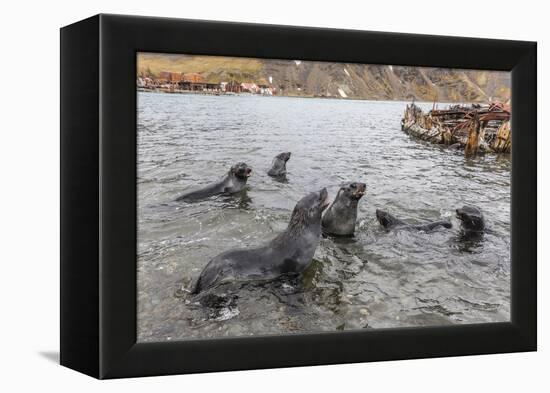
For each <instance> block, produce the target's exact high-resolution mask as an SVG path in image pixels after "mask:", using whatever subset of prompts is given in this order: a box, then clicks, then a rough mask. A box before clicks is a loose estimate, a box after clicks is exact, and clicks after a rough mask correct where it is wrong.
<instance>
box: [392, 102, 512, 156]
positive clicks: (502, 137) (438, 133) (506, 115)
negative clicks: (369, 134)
mask: <svg viewBox="0 0 550 393" xmlns="http://www.w3.org/2000/svg"><path fill="white" fill-rule="evenodd" d="M401 129H402V130H403V131H404V132H405V133H407V134H409V135H411V136H412V137H414V138H417V139H420V140H423V141H426V142H429V143H433V144H440V145H447V146H451V147H453V148H456V149H460V150H464V153H465V154H476V153H478V152H482V153H510V152H511V150H512V132H511V128H510V108H509V107H508V106H506V105H503V104H490V105H485V106H481V105H472V106H458V105H455V106H451V107H449V108H448V109H444V110H435V109H433V110H431V111H429V112H428V113H424V112H423V111H422V109H420V108H419V107H418V106H417V105H415V104H414V103H412V104H410V105H407V107H406V109H405V113H404V114H403V118H402V120H401Z"/></svg>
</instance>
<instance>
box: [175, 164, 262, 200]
mask: <svg viewBox="0 0 550 393" xmlns="http://www.w3.org/2000/svg"><path fill="white" fill-rule="evenodd" d="M251 174H252V169H251V168H250V167H249V166H248V165H246V164H245V163H244V162H239V163H237V164H235V165H233V166H232V167H231V169H229V172H228V173H227V175H226V176H225V177H224V178H223V179H221V180H219V181H217V182H215V183H212V184H209V185H207V186H206V187H203V188H200V189H198V190H194V191H190V192H187V193H185V194H183V195H181V196H179V197H178V198H177V199H176V201H187V202H190V201H197V200H199V199H204V198H208V197H211V196H213V195H218V194H234V193H236V192H239V191H241V190H242V189H243V188H244V186H246V181H247V180H248V178H249V177H250V175H251Z"/></svg>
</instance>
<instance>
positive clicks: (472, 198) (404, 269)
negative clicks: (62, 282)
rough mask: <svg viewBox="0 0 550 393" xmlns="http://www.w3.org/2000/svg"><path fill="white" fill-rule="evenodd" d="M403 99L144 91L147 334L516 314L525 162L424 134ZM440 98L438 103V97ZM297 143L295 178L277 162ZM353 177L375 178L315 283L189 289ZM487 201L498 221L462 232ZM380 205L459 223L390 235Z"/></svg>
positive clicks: (185, 335) (489, 217) (142, 251)
mask: <svg viewBox="0 0 550 393" xmlns="http://www.w3.org/2000/svg"><path fill="white" fill-rule="evenodd" d="M405 104H406V103H403V102H372V101H349V100H348V101H345V100H327V99H304V98H285V97H258V96H203V95H178V94H173V95H171V94H162V93H143V92H142V93H139V94H138V109H139V112H138V113H139V115H138V162H139V164H138V216H139V217H138V221H139V224H138V338H139V340H140V341H158V340H180V339H189V338H210V337H227V336H243V335H265V334H281V333H285V334H286V333H300V332H302V333H303V332H319V331H338V330H349V329H363V328H388V327H405V326H428V325H447V324H467V323H481V322H497V321H508V320H509V319H510V263H509V260H510V169H511V165H510V160H509V158H508V157H504V156H496V155H487V156H484V157H483V156H482V157H478V158H473V159H467V158H465V157H464V156H463V155H462V154H461V153H460V152H456V151H451V150H448V149H445V148H442V147H439V146H434V145H429V144H425V143H421V142H418V141H416V140H413V139H411V138H410V137H409V136H407V135H406V134H404V133H403V132H402V131H401V130H400V119H401V114H402V112H403V110H404V108H405ZM429 107H430V105H428V106H427V108H426V109H429ZM282 151H291V152H292V158H291V159H290V161H289V162H288V164H287V169H288V182H286V183H281V182H277V181H275V180H273V179H272V178H270V177H268V176H267V175H266V172H267V170H268V169H269V167H270V164H271V160H272V158H273V156H275V155H276V154H278V153H280V152H282ZM238 161H245V162H246V163H248V164H249V165H250V166H252V168H253V170H254V172H253V174H252V176H251V177H250V179H249V182H248V189H247V190H246V191H245V192H243V193H242V194H240V195H236V196H233V197H218V198H214V199H210V200H207V201H204V202H199V203H194V204H186V203H183V202H182V203H176V202H173V201H174V199H175V198H176V197H177V196H178V195H180V194H181V193H182V192H183V191H184V190H187V189H189V188H190V187H194V186H196V185H201V184H204V183H208V182H210V181H214V180H217V179H218V178H220V177H222V176H223V175H224V174H225V173H226V172H227V170H228V169H229V167H230V166H231V165H232V164H233V163H235V162H238ZM348 181H361V182H364V183H366V184H367V192H366V195H365V196H364V197H363V199H362V200H361V201H360V203H359V213H358V225H357V230H356V236H355V237H354V238H353V239H348V240H342V239H331V238H323V239H322V240H321V244H320V246H319V248H318V249H317V251H316V253H315V257H314V260H313V262H312V264H311V266H310V267H309V269H308V270H307V271H306V273H305V274H304V276H303V277H302V278H301V279H300V280H295V281H290V282H275V283H263V284H251V285H246V286H243V287H241V288H233V289H232V290H231V291H232V292H231V293H230V295H231V296H229V297H228V299H227V303H226V304H225V305H224V306H222V307H220V308H217V309H215V310H213V309H210V308H206V307H203V306H200V305H197V304H194V303H193V302H191V301H190V299H189V296H188V294H187V293H186V289H187V288H189V286H190V285H191V283H192V281H193V280H194V279H195V278H196V277H197V276H198V275H199V273H200V271H201V270H202V268H203V267H204V266H205V265H206V264H207V262H208V261H209V260H210V259H211V258H212V257H214V256H215V255H217V254H219V253H221V252H223V251H225V250H228V249H232V248H237V247H247V246H256V245H261V244H264V243H265V242H267V241H269V240H270V239H271V238H273V237H274V236H275V235H276V234H277V233H278V232H280V231H282V230H284V229H285V228H286V225H287V222H288V219H289V217H290V213H291V211H292V209H293V207H294V205H295V203H296V202H297V201H298V200H299V199H300V198H301V197H302V196H304V195H305V194H306V193H308V192H309V191H312V190H319V189H320V188H322V187H327V188H328V191H329V196H330V198H333V197H334V196H335V195H336V192H337V191H338V188H339V185H340V184H342V183H344V182H348ZM466 203H470V204H475V205H477V206H478V207H479V208H481V210H482V211H483V213H484V215H485V218H486V223H487V227H488V231H487V233H486V234H485V235H484V236H483V238H482V239H479V240H478V241H475V242H468V243H466V242H463V241H460V240H458V238H459V222H458V220H457V219H456V218H455V217H454V210H455V209H456V208H457V207H460V206H462V205H463V204H466ZM376 208H383V209H386V210H388V211H390V212H391V213H392V214H394V215H396V216H397V217H399V218H402V219H407V220H410V222H413V223H420V222H423V221H428V220H439V219H443V218H450V219H451V220H452V223H453V229H451V230H438V231H435V232H433V233H428V234H426V233H418V232H409V231H397V232H390V233H387V232H385V231H384V230H382V228H381V227H380V225H379V224H378V222H377V221H376V218H375V210H376Z"/></svg>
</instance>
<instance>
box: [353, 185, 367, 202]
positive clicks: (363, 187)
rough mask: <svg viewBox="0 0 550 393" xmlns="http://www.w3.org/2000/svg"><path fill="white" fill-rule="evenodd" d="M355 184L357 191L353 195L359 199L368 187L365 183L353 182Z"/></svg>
mask: <svg viewBox="0 0 550 393" xmlns="http://www.w3.org/2000/svg"><path fill="white" fill-rule="evenodd" d="M353 184H354V185H355V189H356V191H355V193H354V194H353V196H354V197H355V198H357V199H360V198H361V197H362V196H363V195H365V190H366V189H367V185H366V184H365V183H353Z"/></svg>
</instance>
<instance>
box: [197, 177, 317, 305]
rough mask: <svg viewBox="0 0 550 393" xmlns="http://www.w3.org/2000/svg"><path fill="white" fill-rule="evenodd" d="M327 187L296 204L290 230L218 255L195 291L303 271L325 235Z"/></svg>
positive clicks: (203, 273)
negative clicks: (261, 243)
mask: <svg viewBox="0 0 550 393" xmlns="http://www.w3.org/2000/svg"><path fill="white" fill-rule="evenodd" d="M327 198H328V193H327V190H326V188H323V189H322V190H320V191H319V192H312V193H310V194H308V195H306V196H305V197H303V198H302V199H300V201H299V202H298V203H297V204H296V207H294V211H293V212H292V216H291V217H290V222H289V224H288V227H287V229H286V230H285V231H284V232H282V233H281V234H279V235H278V236H277V237H275V238H274V239H273V240H271V241H270V242H269V243H268V244H267V245H265V246H262V247H258V248H251V249H237V250H230V251H226V252H223V253H221V254H219V255H218V256H216V257H214V258H213V259H212V260H211V261H210V262H208V264H207V265H206V267H205V268H204V269H203V270H202V272H201V274H200V275H199V278H198V279H197V281H196V282H195V284H194V287H193V289H192V290H191V294H195V295H196V294H199V293H201V292H203V291H205V290H207V289H210V288H213V287H216V286H219V285H221V284H224V283H227V282H233V281H251V280H273V279H275V278H278V277H281V276H283V275H287V274H293V273H298V274H299V273H302V272H303V271H304V270H305V269H306V267H307V266H308V265H309V264H310V262H311V260H312V258H313V255H314V254H315V250H316V249H317V247H318V246H319V242H320V237H321V215H322V212H323V210H324V209H325V208H326V207H327V206H328V203H327Z"/></svg>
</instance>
